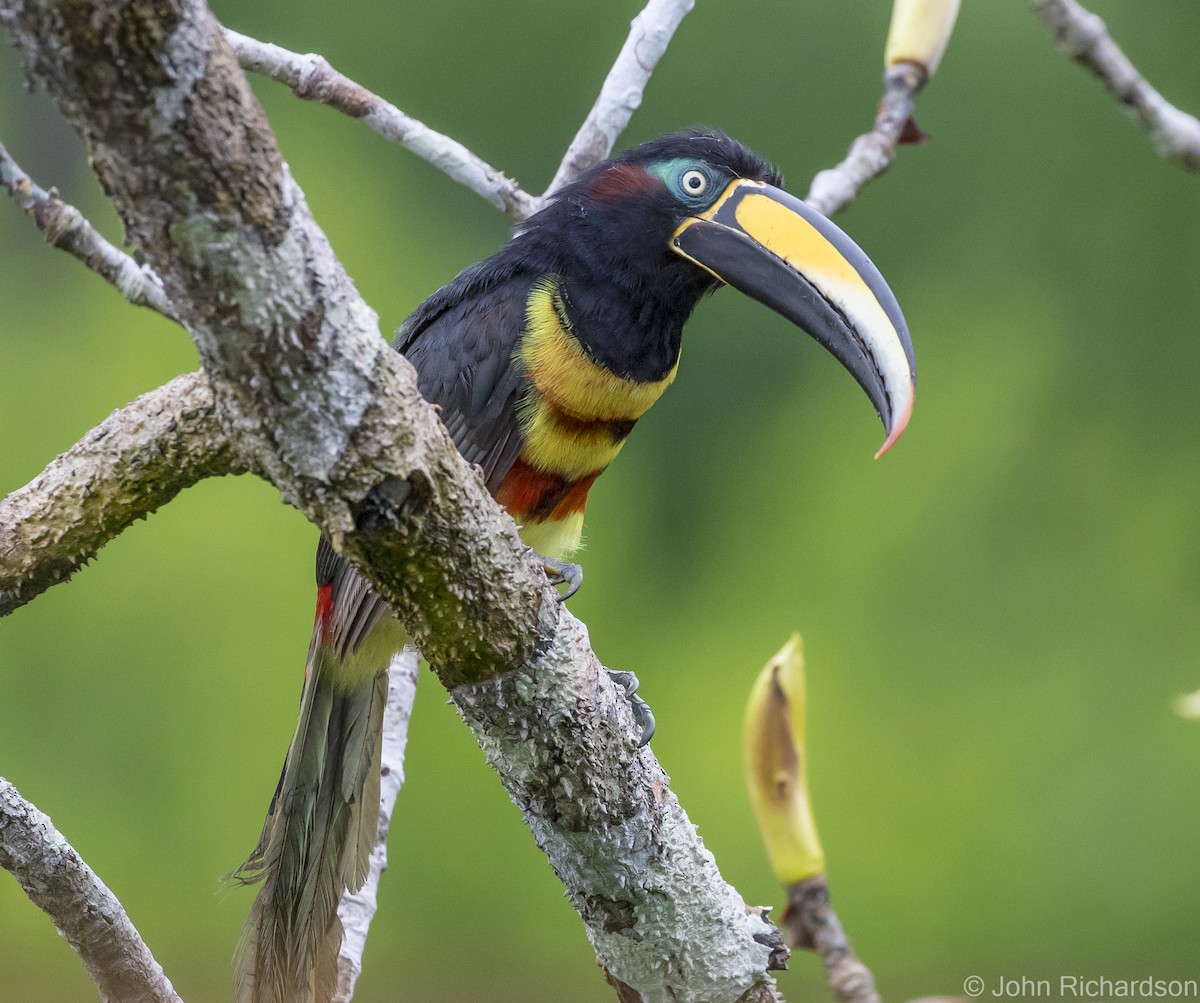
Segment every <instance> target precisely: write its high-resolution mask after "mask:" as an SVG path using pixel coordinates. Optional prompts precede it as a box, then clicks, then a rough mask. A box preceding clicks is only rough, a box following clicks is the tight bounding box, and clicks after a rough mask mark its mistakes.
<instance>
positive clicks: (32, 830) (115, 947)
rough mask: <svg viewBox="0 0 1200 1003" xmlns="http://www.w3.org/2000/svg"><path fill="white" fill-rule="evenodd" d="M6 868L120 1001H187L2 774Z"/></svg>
mask: <svg viewBox="0 0 1200 1003" xmlns="http://www.w3.org/2000/svg"><path fill="white" fill-rule="evenodd" d="M0 867H3V868H4V869H5V870H7V871H11V872H12V875H13V877H15V878H16V879H17V883H18V884H19V885H20V886H21V888H22V889H23V890H24V892H25V894H26V895H28V896H29V898H30V899H31V900H32V901H33V903H34V904H35V905H36V906H38V908H40V909H42V910H43V911H44V912H45V913H46V914H47V915H48V916H49V917H50V918H51V919H52V920H53V921H54V925H55V926H56V927H58V932H59V933H60V934H62V936H63V938H64V939H65V940H66V941H67V942H68V943H69V944H70V945H71V946H72V947H73V948H74V949H75V953H76V954H78V955H79V957H80V959H81V960H82V961H83V964H84V966H85V967H86V968H87V970H88V974H89V975H90V976H91V977H92V981H93V982H94V983H95V984H96V986H97V988H98V989H99V990H100V996H101V998H102V999H104V1000H110V1001H112V1003H180V1001H179V997H178V996H177V995H176V994H175V989H174V988H173V987H172V985H171V982H170V980H169V979H168V978H167V977H166V976H165V975H164V974H163V970H162V968H160V967H159V964H158V962H157V961H155V960H154V956H153V955H152V954H151V953H150V949H149V948H148V947H147V946H146V944H145V943H144V942H143V940H142V938H141V936H140V935H139V934H138V932H137V930H136V929H135V928H134V926H133V923H131V922H130V920H129V917H128V916H127V915H126V913H125V910H124V909H123V908H122V907H121V903H120V902H118V901H117V898H116V896H115V895H113V893H112V892H111V891H109V890H108V887H107V886H106V885H105V884H104V882H103V881H101V880H100V878H98V877H97V876H96V873H95V871H93V870H92V869H91V868H90V867H88V865H87V864H86V863H84V861H83V860H82V858H81V857H80V856H79V854H78V853H77V852H76V851H75V849H74V847H72V846H71V844H70V843H68V842H67V840H66V838H65V837H64V836H63V835H62V833H60V832H59V831H58V830H57V829H55V828H54V823H53V822H51V821H50V818H49V817H48V816H47V815H43V814H42V813H41V812H40V811H38V810H37V808H35V807H34V806H33V805H31V804H30V803H29V802H28V801H26V800H25V799H24V798H23V797H21V795H20V792H19V791H18V790H17V789H16V787H14V786H13V785H12V783H10V782H9V781H8V780H5V779H4V778H3V777H0Z"/></svg>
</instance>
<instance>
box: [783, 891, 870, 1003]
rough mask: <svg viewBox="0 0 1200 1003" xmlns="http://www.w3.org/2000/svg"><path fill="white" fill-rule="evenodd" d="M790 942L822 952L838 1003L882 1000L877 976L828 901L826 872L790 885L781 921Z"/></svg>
mask: <svg viewBox="0 0 1200 1003" xmlns="http://www.w3.org/2000/svg"><path fill="white" fill-rule="evenodd" d="M780 924H781V926H782V927H783V930H784V933H785V935H786V939H787V942H788V945H789V946H791V947H803V948H806V949H808V950H810V951H814V952H815V953H816V954H818V955H820V957H821V960H822V961H823V962H824V963H825V976H826V978H827V979H828V981H829V988H830V989H832V990H833V995H834V998H835V999H836V1000H837V1001H838V1003H880V999H879V994H878V993H877V992H876V991H875V978H874V976H873V975H872V974H871V970H870V969H869V968H867V966H866V965H864V964H863V963H862V962H861V961H859V960H858V957H857V956H856V955H855V953H854V949H853V948H852V947H851V946H850V939H849V938H848V937H847V936H846V931H845V930H843V929H842V924H841V921H840V920H839V919H838V918H837V913H835V912H834V911H833V907H832V906H831V905H830V904H829V888H828V886H827V885H826V883H825V875H823V874H818V875H816V876H815V877H811V878H806V879H805V880H803V881H798V882H796V883H795V884H794V885H789V886H788V904H787V909H786V910H785V911H784V914H783V917H782V919H781V920H780Z"/></svg>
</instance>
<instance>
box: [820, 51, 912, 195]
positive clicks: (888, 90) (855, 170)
mask: <svg viewBox="0 0 1200 1003" xmlns="http://www.w3.org/2000/svg"><path fill="white" fill-rule="evenodd" d="M927 79H928V78H927V75H926V72H925V70H924V69H923V68H922V67H920V66H918V65H917V64H915V63H907V62H901V63H897V64H895V65H894V66H892V67H889V69H888V70H887V72H886V73H885V74H884V77H883V98H882V100H881V101H880V103H879V111H878V113H877V114H876V115H875V125H874V127H873V128H872V129H871V131H870V132H867V133H864V134H863V135H861V136H859V137H858V138H857V139H856V140H855V141H854V142H853V143H851V144H850V151H849V153H847V154H846V159H845V160H843V161H842V162H841V163H840V164H838V165H837V166H836V167H831V168H829V169H828V170H824V171H821V172H820V173H819V174H818V175H817V176H816V177H815V178H813V182H812V186H811V187H810V188H809V190H808V195H807V196H806V197H805V199H804V201H805V202H807V203H808V204H809V205H811V206H812V207H813V208H814V209H816V210H817V211H818V212H822V213H824V214H825V215H826V216H832V215H833V214H834V213H835V212H837V211H838V210H839V209H843V208H845V207H846V206H847V205H848V204H849V203H850V202H851V201H853V200H854V198H855V196H856V195H858V192H859V190H860V189H861V188H862V186H863V185H865V184H866V183H867V182H868V181H870V180H872V179H873V178H876V177H878V176H879V175H880V174H882V173H883V172H884V171H886V170H887V169H888V167H889V166H890V165H891V163H892V161H893V160H894V159H895V157H896V146H897V144H898V143H899V142H900V141H901V138H902V137H903V136H904V134H905V127H906V126H908V124H909V122H910V121H911V118H912V112H913V105H914V103H915V102H916V98H917V95H918V94H919V93H920V91H921V88H922V87H924V86H925V82H926V80H927Z"/></svg>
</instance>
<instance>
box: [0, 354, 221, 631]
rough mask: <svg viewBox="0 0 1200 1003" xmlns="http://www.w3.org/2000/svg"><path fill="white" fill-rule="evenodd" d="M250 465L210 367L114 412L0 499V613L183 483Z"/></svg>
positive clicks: (74, 565)
mask: <svg viewBox="0 0 1200 1003" xmlns="http://www.w3.org/2000/svg"><path fill="white" fill-rule="evenodd" d="M243 469H244V467H242V465H241V464H240V463H239V462H238V460H237V458H236V457H235V455H234V452H233V450H232V449H231V448H230V446H229V443H228V441H227V439H226V437H225V435H224V433H223V432H222V431H221V428H220V426H219V424H218V422H217V417H216V412H215V409H214V407H213V399H212V392H211V391H210V390H209V386H208V380H207V379H206V378H205V376H204V374H203V373H188V374H187V375H185V376H179V377H176V378H175V379H173V380H172V381H171V382H170V383H167V384H166V385H165V386H161V387H159V388H158V389H157V390H152V391H151V392H150V393H148V394H144V395H143V396H141V397H139V398H138V399H137V400H135V401H134V402H133V403H132V404H129V405H128V406H126V407H124V408H122V409H121V410H119V411H116V412H114V413H113V414H112V415H110V416H109V417H108V418H106V419H105V420H104V421H102V422H101V423H100V424H99V425H97V426H96V427H95V428H93V429H92V430H91V431H90V432H88V433H87V435H85V436H84V437H83V438H82V439H81V440H80V441H79V442H77V443H76V444H75V445H74V446H72V447H71V448H70V449H68V450H67V451H66V452H65V453H62V454H61V455H59V456H58V457H57V458H56V459H54V460H53V461H52V462H51V463H50V465H49V466H47V467H46V468H45V469H44V470H43V471H42V472H41V473H40V474H38V476H37V477H35V478H34V479H33V480H32V481H30V482H29V483H28V484H27V485H25V487H23V488H18V489H17V490H16V491H14V492H12V494H10V495H9V496H8V497H7V498H5V499H3V501H0V616H4V615H5V614H7V613H11V612H12V611H13V610H14V609H17V608H18V607H19V606H22V605H23V604H25V603H27V602H29V600H30V599H32V598H34V597H35V596H37V595H40V594H41V593H42V592H44V591H45V590H46V589H48V588H49V587H50V586H51V585H56V584H58V583H59V582H63V581H66V580H67V579H68V578H70V577H71V575H73V574H74V573H75V572H76V571H77V570H78V569H79V568H80V567H81V566H83V565H84V564H86V563H87V562H88V561H89V560H91V558H92V557H94V556H95V554H96V551H97V550H99V549H100V547H101V546H103V545H104V544H105V543H107V542H108V541H109V540H111V539H112V538H113V537H115V536H117V535H119V534H120V533H121V532H123V531H124V530H125V529H127V528H129V526H131V525H133V523H134V522H135V521H136V520H138V519H144V518H145V517H146V516H147V515H149V514H150V513H151V512H153V511H154V510H155V509H157V508H159V507H160V506H162V505H165V504H166V503H167V502H169V501H170V500H171V499H172V498H174V497H175V496H176V495H177V494H178V493H179V492H180V491H182V490H183V489H184V488H186V487H190V486H191V485H192V484H195V483H196V482H197V481H199V480H202V479H204V478H205V477H218V476H221V475H223V474H230V473H241V472H242V471H243Z"/></svg>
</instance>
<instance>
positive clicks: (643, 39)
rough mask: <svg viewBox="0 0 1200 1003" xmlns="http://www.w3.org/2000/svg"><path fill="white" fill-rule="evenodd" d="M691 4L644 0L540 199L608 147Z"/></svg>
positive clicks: (606, 152) (600, 156)
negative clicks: (589, 108)
mask: <svg viewBox="0 0 1200 1003" xmlns="http://www.w3.org/2000/svg"><path fill="white" fill-rule="evenodd" d="M694 6H695V0H650V2H649V3H647V4H646V6H645V8H644V9H643V10H642V12H641V13H640V14H638V15H637V17H635V18H634V19H633V21H632V22H631V23H630V26H629V29H630V30H629V37H628V38H626V39H625V44H624V45H623V46H621V51H620V52H619V53H618V54H617V59H616V62H615V63H613V67H612V69H611V70H609V71H608V76H607V77H606V78H605V81H604V85H603V86H602V87H601V88H600V95H599V96H598V97H597V98H596V103H595V104H594V105H592V110H591V111H590V112H588V116H587V118H586V119H584V122H583V125H582V126H580V127H579V131H578V132H577V133H576V134H575V138H574V139H573V140H572V141H571V145H570V147H568V149H567V153H566V156H565V157H563V160H562V163H561V164H560V165H559V168H558V171H557V172H556V173H555V175H554V180H553V181H551V182H550V187H549V188H547V189H546V191H545V193H544V194H543V195H542V200H544V199H545V198H546V197H547V196H548V195H551V194H553V193H554V192H555V191H557V190H558V189H559V188H561V187H562V186H563V185H565V184H567V182H569V181H571V180H573V179H574V178H576V177H578V176H579V175H580V174H582V173H583V172H584V171H586V170H587V169H588V168H589V167H594V166H595V165H596V164H598V163H600V161H601V160H603V159H604V158H605V157H607V156H608V155H609V154H610V153H611V152H612V148H613V144H615V143H616V141H617V137H618V136H620V135H621V133H622V132H623V131H624V130H625V126H627V125H628V124H629V119H630V118H631V117H632V115H633V113H634V112H635V111H637V109H638V106H639V105H640V104H641V103H642V92H643V91H644V90H645V89H646V84H647V83H648V82H649V80H650V74H651V73H653V72H654V67H655V66H657V65H658V61H659V59H661V58H662V55H663V53H664V52H666V51H667V46H668V45H669V44H670V42H671V36H672V35H674V34H675V29H676V28H678V27H679V24H680V22H681V21H682V20H683V19H684V17H685V16H686V15H687V13H688V12H689V11H690V10H691V9H692V7H694Z"/></svg>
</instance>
